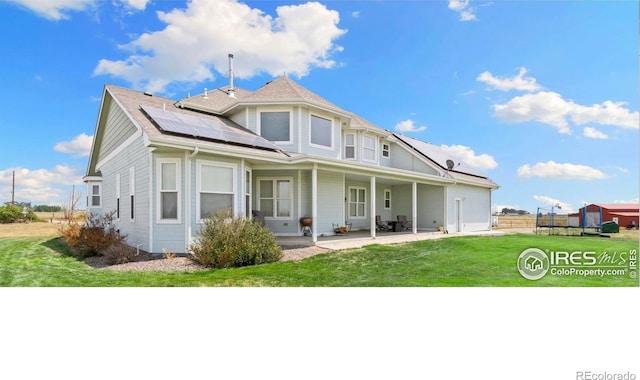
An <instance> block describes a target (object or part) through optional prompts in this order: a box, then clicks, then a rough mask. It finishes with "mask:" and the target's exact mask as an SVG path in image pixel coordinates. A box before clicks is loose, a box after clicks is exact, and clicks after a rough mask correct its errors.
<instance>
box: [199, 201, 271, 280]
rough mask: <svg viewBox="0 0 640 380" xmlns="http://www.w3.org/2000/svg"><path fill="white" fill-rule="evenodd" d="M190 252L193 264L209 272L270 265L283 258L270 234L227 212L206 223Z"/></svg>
mask: <svg viewBox="0 0 640 380" xmlns="http://www.w3.org/2000/svg"><path fill="white" fill-rule="evenodd" d="M189 249H190V251H191V253H192V256H191V258H192V259H193V260H195V261H197V262H198V263H200V264H201V265H204V266H206V267H209V268H229V267H242V266H247V265H257V264H264V263H272V262H276V261H278V260H280V258H282V249H281V248H280V247H279V246H278V244H277V242H276V238H275V236H274V235H273V234H272V233H271V231H269V230H268V229H267V228H266V227H263V226H261V225H260V224H259V223H257V222H256V221H254V220H253V219H248V218H239V217H232V215H231V213H230V212H224V213H218V214H215V215H213V216H212V217H211V218H209V219H205V221H204V226H203V227H202V229H201V230H200V234H199V236H198V237H197V238H196V239H195V242H194V244H192V245H191V246H190V247H189Z"/></svg>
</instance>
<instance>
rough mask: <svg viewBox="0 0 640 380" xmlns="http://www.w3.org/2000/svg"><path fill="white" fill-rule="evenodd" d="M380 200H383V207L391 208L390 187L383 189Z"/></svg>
mask: <svg viewBox="0 0 640 380" xmlns="http://www.w3.org/2000/svg"><path fill="white" fill-rule="evenodd" d="M382 201H383V202H384V209H385V210H391V189H384V196H383V198H382Z"/></svg>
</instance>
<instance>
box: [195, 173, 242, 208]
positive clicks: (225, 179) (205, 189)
mask: <svg viewBox="0 0 640 380" xmlns="http://www.w3.org/2000/svg"><path fill="white" fill-rule="evenodd" d="M196 165H197V167H198V177H197V178H196V186H197V188H198V192H199V194H198V200H197V205H196V206H197V207H198V218H199V219H200V220H202V219H205V218H209V217H210V216H211V214H214V213H217V212H225V211H230V212H232V213H233V212H234V207H233V205H234V194H235V183H236V180H235V176H236V175H235V166H234V165H231V164H225V163H218V162H211V161H200V160H198V162H197V164H196Z"/></svg>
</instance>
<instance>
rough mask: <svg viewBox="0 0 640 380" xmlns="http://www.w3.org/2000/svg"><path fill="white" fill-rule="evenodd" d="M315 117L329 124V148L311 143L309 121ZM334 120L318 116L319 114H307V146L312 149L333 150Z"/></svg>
mask: <svg viewBox="0 0 640 380" xmlns="http://www.w3.org/2000/svg"><path fill="white" fill-rule="evenodd" d="M313 117H315V118H318V119H323V120H326V121H328V122H329V130H330V132H331V145H330V146H326V145H320V144H315V143H313V142H312V141H311V119H312V118H313ZM333 130H334V120H333V119H331V118H330V117H328V116H320V114H316V113H309V146H311V147H314V148H319V149H326V150H333V149H334V142H333V140H334V133H333Z"/></svg>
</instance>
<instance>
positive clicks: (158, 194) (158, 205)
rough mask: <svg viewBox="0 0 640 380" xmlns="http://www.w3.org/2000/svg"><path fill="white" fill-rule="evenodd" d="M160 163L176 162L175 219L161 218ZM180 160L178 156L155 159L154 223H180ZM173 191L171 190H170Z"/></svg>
mask: <svg viewBox="0 0 640 380" xmlns="http://www.w3.org/2000/svg"><path fill="white" fill-rule="evenodd" d="M162 164H176V190H175V191H176V192H177V203H178V205H177V209H176V214H177V215H176V219H162V192H163V190H162ZM181 185H182V161H181V160H180V159H179V158H158V159H157V160H156V223H158V224H180V223H182V186H181ZM172 192H173V191H172Z"/></svg>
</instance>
